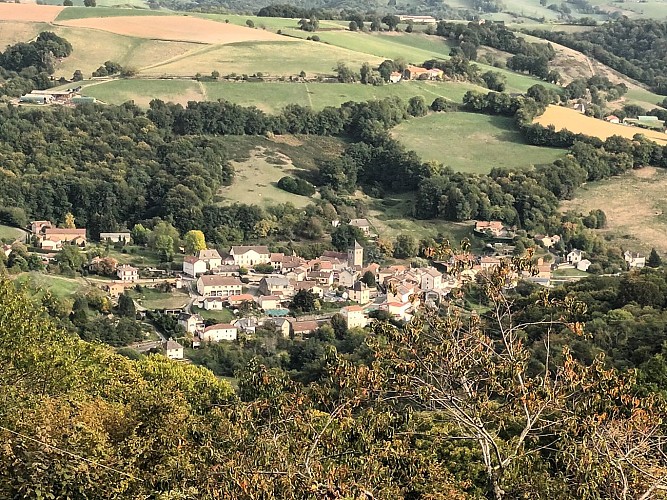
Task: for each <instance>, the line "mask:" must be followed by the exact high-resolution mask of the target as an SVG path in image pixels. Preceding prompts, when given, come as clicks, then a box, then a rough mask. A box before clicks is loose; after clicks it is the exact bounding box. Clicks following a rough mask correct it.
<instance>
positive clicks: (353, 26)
mask: <svg viewBox="0 0 667 500" xmlns="http://www.w3.org/2000/svg"><path fill="white" fill-rule="evenodd" d="M348 28H350V31H357V30H358V29H359V26H358V25H357V23H356V22H355V21H350V24H349V25H348Z"/></svg>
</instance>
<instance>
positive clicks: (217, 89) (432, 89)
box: [83, 79, 483, 113]
mask: <svg viewBox="0 0 667 500" xmlns="http://www.w3.org/2000/svg"><path fill="white" fill-rule="evenodd" d="M85 85H87V86H85V87H84V89H83V94H84V95H89V96H92V97H96V98H98V99H100V100H102V101H104V102H107V103H110V104H122V103H123V102H125V101H128V100H134V102H135V103H136V104H137V105H140V106H146V105H148V103H149V102H150V101H151V99H154V98H156V97H159V98H160V99H162V100H164V101H173V102H180V103H185V102H187V101H189V100H209V101H216V100H218V99H224V100H228V101H231V102H235V103H238V104H241V105H244V106H256V107H258V108H259V109H262V110H263V111H265V112H268V113H275V112H277V111H280V110H281V109H282V108H284V107H285V106H286V105H288V104H292V103H293V104H300V105H302V106H311V107H312V108H313V109H322V108H324V107H326V106H338V105H340V104H342V103H344V102H347V101H367V100H373V99H382V98H385V97H391V96H398V97H400V98H402V99H405V100H407V99H409V98H410V97H413V96H416V95H421V96H423V97H424V100H425V101H426V102H427V103H429V104H430V103H431V102H432V101H433V99H435V98H436V97H444V98H446V99H449V100H451V101H454V102H461V99H462V98H463V95H464V94H465V93H466V92H467V91H468V90H479V91H482V90H483V89H482V88H481V87H477V86H476V85H472V84H468V83H459V82H444V83H438V82H402V83H399V84H395V85H383V86H379V87H374V86H372V85H361V84H358V83H351V84H344V83H296V82H293V83H292V82H282V83H280V82H256V83H251V82H227V81H221V82H214V81H211V82H197V81H194V80H143V79H133V80H112V81H103V82H94V83H92V84H87V83H86V84H85Z"/></svg>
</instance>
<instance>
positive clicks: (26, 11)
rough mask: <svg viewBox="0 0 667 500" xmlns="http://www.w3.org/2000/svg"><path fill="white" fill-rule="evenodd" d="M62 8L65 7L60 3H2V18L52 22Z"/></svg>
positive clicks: (0, 16) (0, 4)
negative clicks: (59, 4)
mask: <svg viewBox="0 0 667 500" xmlns="http://www.w3.org/2000/svg"><path fill="white" fill-rule="evenodd" d="M61 10H63V7H60V6H58V5H37V4H31V3H0V20H2V21H33V22H38V23H39V22H41V23H50V22H51V21H53V20H54V19H55V18H56V17H58V14H60V11H61Z"/></svg>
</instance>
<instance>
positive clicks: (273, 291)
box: [259, 276, 294, 297]
mask: <svg viewBox="0 0 667 500" xmlns="http://www.w3.org/2000/svg"><path fill="white" fill-rule="evenodd" d="M293 292H294V287H293V286H292V284H291V283H290V280H288V279H287V278H286V277H285V276H265V277H264V278H262V280H261V281H260V282H259V293H261V294H262V295H281V296H283V297H284V296H286V295H291V294H292V293H293Z"/></svg>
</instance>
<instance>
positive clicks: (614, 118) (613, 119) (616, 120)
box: [604, 115, 621, 123]
mask: <svg viewBox="0 0 667 500" xmlns="http://www.w3.org/2000/svg"><path fill="white" fill-rule="evenodd" d="M604 119H605V121H607V122H609V123H621V120H620V118H619V117H618V116H616V115H609V116H605V118H604Z"/></svg>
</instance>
